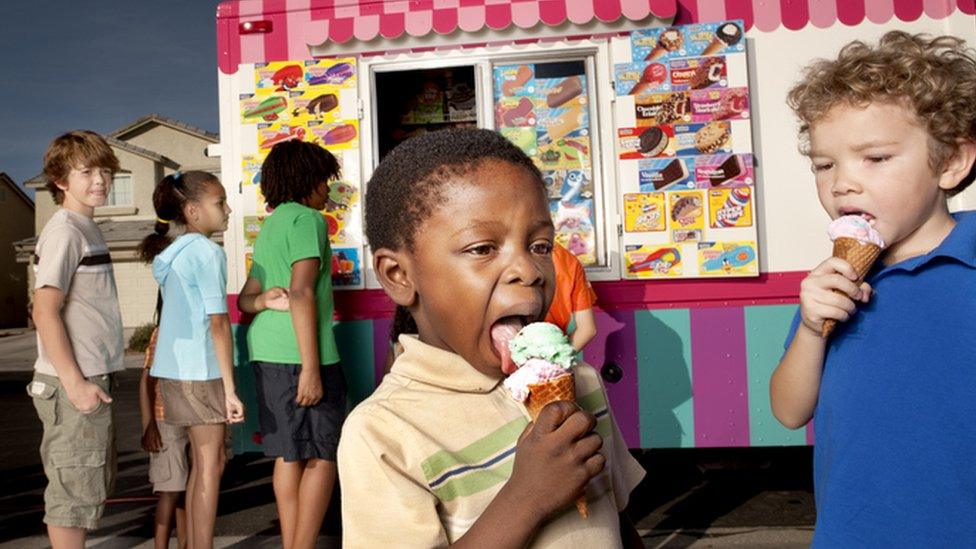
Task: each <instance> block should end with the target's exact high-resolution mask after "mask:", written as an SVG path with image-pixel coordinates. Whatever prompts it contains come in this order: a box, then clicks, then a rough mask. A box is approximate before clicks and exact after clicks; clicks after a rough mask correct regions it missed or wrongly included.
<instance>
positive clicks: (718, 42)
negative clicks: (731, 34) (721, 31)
mask: <svg viewBox="0 0 976 549" xmlns="http://www.w3.org/2000/svg"><path fill="white" fill-rule="evenodd" d="M727 46H728V44H726V43H725V41H724V40H722V39H721V38H719V37H717V36H716V37H715V38H712V42H711V43H710V44H709V45H708V47H706V48H705V51H703V52H702V55H712V54H715V53H718V52H720V51H722V50H724V49H725V48H726V47H727Z"/></svg>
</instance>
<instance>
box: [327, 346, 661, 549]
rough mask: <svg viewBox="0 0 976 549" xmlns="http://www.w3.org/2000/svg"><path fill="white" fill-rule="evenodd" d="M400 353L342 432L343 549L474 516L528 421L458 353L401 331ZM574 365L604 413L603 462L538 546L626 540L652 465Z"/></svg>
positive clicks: (442, 534) (440, 542)
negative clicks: (632, 499) (634, 497)
mask: <svg viewBox="0 0 976 549" xmlns="http://www.w3.org/2000/svg"><path fill="white" fill-rule="evenodd" d="M400 343H401V344H402V345H403V347H404V352H403V354H402V355H400V357H399V358H397V361H396V363H395V364H394V365H393V368H392V370H391V371H390V373H389V374H388V375H387V376H386V377H385V378H384V379H383V382H382V383H381V384H380V386H379V387H378V388H377V389H376V391H375V392H374V393H373V395H372V396H370V397H369V398H368V399H366V400H365V401H364V402H363V403H361V404H360V405H359V406H357V407H356V409H355V410H354V411H353V412H352V413H351V414H350V416H349V418H348V419H347V420H346V423H345V426H344V427H343V430H342V436H341V437H340V439H339V455H338V466H339V477H340V479H341V482H342V486H343V493H342V525H343V526H342V527H343V545H344V546H345V547H414V546H415V547H435V546H438V547H439V546H444V545H447V544H449V543H453V542H454V541H456V540H457V539H458V538H460V537H461V536H462V535H464V533H465V532H467V531H468V529H470V528H471V526H472V525H473V524H474V523H475V521H476V520H477V519H478V517H480V516H481V513H482V512H483V511H484V510H485V508H486V507H487V506H488V504H489V503H491V501H492V500H493V499H494V498H495V496H496V495H497V494H498V492H499V491H500V490H501V488H502V486H503V485H504V484H505V482H506V481H508V479H509V477H510V476H511V474H512V466H513V464H514V458H515V444H516V442H517V440H518V437H519V435H520V434H521V433H522V431H523V430H524V429H525V427H526V425H528V423H529V418H528V414H527V412H526V411H525V408H524V406H522V404H520V403H517V402H515V401H514V400H512V398H511V396H509V393H508V391H507V390H506V389H505V388H504V386H503V385H502V384H501V382H500V380H499V379H495V378H491V377H488V376H486V375H484V374H482V373H481V372H479V371H478V370H476V369H475V368H474V367H473V366H471V365H469V364H468V363H467V362H465V361H464V359H462V358H461V357H460V356H458V355H456V354H454V353H450V352H448V351H444V350H441V349H437V348H435V347H432V346H429V345H426V344H424V343H421V342H420V341H419V340H417V339H416V337H413V336H400ZM575 370H576V396H577V402H578V403H579V404H580V406H581V407H583V408H584V409H586V410H588V411H589V412H590V413H592V414H593V415H594V416H596V418H597V426H596V432H598V433H599V434H600V435H601V436H602V437H603V448H602V449H601V452H602V453H603V454H604V455H605V456H606V468H605V469H604V471H603V472H602V473H601V474H600V475H598V476H597V477H595V478H594V479H592V480H591V481H590V484H589V485H588V486H587V489H586V498H587V501H588V505H589V513H590V516H589V518H587V519H582V518H580V516H579V514H578V513H577V511H576V508H575V506H573V505H570V506H569V507H568V508H567V509H566V511H565V512H563V513H562V514H561V515H559V516H557V517H555V518H553V519H552V520H551V521H549V522H547V523H546V524H545V525H544V526H543V527H542V528H541V529H540V530H539V531H538V533H537V534H536V537H535V539H534V540H533V541H532V543H531V544H530V546H531V547H619V546H620V545H621V540H620V527H619V522H618V514H619V512H620V511H621V510H622V509H623V508H624V507H626V505H627V500H628V498H629V496H630V492H631V490H633V488H634V487H635V486H637V484H638V482H640V480H641V479H642V478H643V476H644V470H643V469H642V468H641V467H640V465H638V463H637V461H636V460H634V458H633V457H631V455H630V453H629V452H628V449H627V445H626V443H625V442H624V441H623V438H622V437H621V435H620V430H619V429H618V428H617V425H616V423H615V422H614V420H613V415H612V414H611V412H610V410H609V408H608V405H607V398H606V393H605V391H604V389H603V386H602V384H601V383H600V378H599V375H598V374H597V373H596V371H595V370H594V369H593V368H591V367H590V366H588V365H585V364H584V365H580V366H578V367H577V368H575Z"/></svg>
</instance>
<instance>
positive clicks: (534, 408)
mask: <svg viewBox="0 0 976 549" xmlns="http://www.w3.org/2000/svg"><path fill="white" fill-rule="evenodd" d="M558 400H568V401H569V402H576V382H575V380H574V378H573V374H569V373H567V375H564V376H560V377H557V378H556V379H553V380H550V381H548V382H546V383H533V384H529V398H527V399H526V400H525V409H526V410H527V411H528V412H529V416H530V417H531V418H532V421H535V420H536V419H538V418H539V413H540V412H541V411H542V409H543V408H544V407H545V406H546V404H549V403H550V402H556V401H558ZM576 510H578V511H579V514H580V516H581V517H583V518H587V517H589V516H590V512H589V508H588V507H587V505H586V496H580V497H579V499H577V500H576Z"/></svg>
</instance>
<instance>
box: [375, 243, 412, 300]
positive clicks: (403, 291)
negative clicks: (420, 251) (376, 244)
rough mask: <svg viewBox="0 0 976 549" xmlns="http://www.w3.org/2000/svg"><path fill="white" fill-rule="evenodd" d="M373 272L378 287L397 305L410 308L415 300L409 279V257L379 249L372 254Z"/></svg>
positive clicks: (410, 279)
mask: <svg viewBox="0 0 976 549" xmlns="http://www.w3.org/2000/svg"><path fill="white" fill-rule="evenodd" d="M373 270H374V271H375V272H376V278H377V280H379V283H380V286H383V290H385V291H386V295H388V296H390V299H392V300H393V302H394V303H396V304H397V305H403V306H404V307H410V306H411V305H413V304H414V301H416V299H417V290H416V288H415V287H414V284H413V280H412V278H411V276H410V275H411V272H412V269H411V267H410V257H409V256H408V255H407V254H406V253H405V252H401V251H394V250H391V249H389V248H380V249H378V250H376V251H374V252H373Z"/></svg>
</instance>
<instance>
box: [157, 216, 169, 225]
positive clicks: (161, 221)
mask: <svg viewBox="0 0 976 549" xmlns="http://www.w3.org/2000/svg"><path fill="white" fill-rule="evenodd" d="M156 223H162V224H163V225H169V220H166V219H162V218H159V217H157V218H156Z"/></svg>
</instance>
